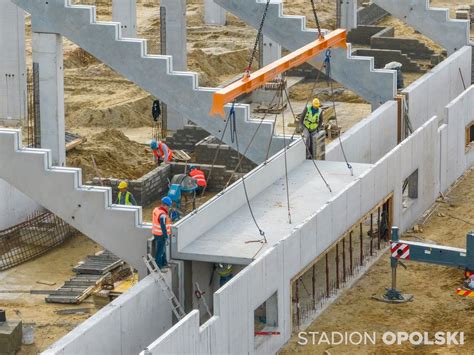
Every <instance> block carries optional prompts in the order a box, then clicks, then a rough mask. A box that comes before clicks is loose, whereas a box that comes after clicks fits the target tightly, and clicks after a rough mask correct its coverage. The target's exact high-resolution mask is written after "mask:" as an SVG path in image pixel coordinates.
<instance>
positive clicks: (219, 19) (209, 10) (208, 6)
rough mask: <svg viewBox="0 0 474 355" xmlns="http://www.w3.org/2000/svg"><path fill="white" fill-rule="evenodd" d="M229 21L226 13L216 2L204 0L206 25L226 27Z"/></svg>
mask: <svg viewBox="0 0 474 355" xmlns="http://www.w3.org/2000/svg"><path fill="white" fill-rule="evenodd" d="M226 21H227V13H226V11H225V10H224V9H223V8H222V7H220V6H219V5H217V4H216V3H215V2H214V0H204V23H205V24H206V25H216V26H224V25H225V24H226Z"/></svg>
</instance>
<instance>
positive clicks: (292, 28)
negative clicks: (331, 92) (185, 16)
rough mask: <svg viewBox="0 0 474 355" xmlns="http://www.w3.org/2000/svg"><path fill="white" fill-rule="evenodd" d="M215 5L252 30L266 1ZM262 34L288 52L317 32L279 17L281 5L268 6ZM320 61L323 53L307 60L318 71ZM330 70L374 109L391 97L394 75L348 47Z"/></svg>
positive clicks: (221, 0) (230, 0)
mask: <svg viewBox="0 0 474 355" xmlns="http://www.w3.org/2000/svg"><path fill="white" fill-rule="evenodd" d="M215 2H216V3H217V4H219V5H220V6H222V7H223V8H225V9H226V10H228V11H230V12H231V13H233V14H234V15H235V16H237V17H239V18H240V19H242V20H243V21H245V22H247V23H248V24H249V25H251V26H253V27H255V28H258V27H259V25H260V22H261V18H262V14H263V11H264V8H265V4H266V1H258V0H215ZM308 6H310V5H308ZM263 33H264V34H265V35H266V36H267V37H269V38H270V39H272V40H273V41H275V42H278V43H279V44H281V45H282V46H283V47H284V48H286V49H288V50H296V49H298V48H300V47H303V46H304V45H306V44H308V43H310V42H312V41H314V40H315V39H316V38H317V30H315V29H308V28H307V27H306V18H305V17H302V16H286V15H283V5H282V3H271V4H270V6H269V9H268V13H267V17H266V20H265V25H264V27H263ZM323 60H324V54H321V55H320V56H319V57H318V58H316V59H315V60H313V61H311V64H313V65H314V66H316V67H317V68H320V67H321V62H322V61H323ZM331 68H332V69H331V70H332V75H331V76H332V78H333V79H334V80H336V81H338V82H339V83H341V84H343V85H344V86H345V87H346V88H348V89H350V90H352V91H354V92H356V93H357V94H358V95H360V96H361V97H363V98H364V99H366V100H367V101H369V102H370V103H371V104H372V105H373V106H375V107H376V106H378V105H380V104H382V103H384V102H386V101H387V100H391V99H393V98H394V97H395V94H396V77H395V73H394V72H393V71H389V70H375V69H374V62H373V58H366V57H354V56H352V55H351V48H350V45H349V48H348V49H347V50H345V49H339V48H338V49H334V50H333V51H332V67H331Z"/></svg>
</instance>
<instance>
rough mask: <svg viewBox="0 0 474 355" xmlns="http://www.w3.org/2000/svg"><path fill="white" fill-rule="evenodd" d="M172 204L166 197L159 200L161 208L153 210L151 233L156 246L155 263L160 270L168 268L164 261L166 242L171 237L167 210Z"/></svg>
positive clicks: (166, 262)
mask: <svg viewBox="0 0 474 355" xmlns="http://www.w3.org/2000/svg"><path fill="white" fill-rule="evenodd" d="M172 204H173V202H172V201H171V199H170V198H169V197H168V196H165V197H163V198H162V199H161V206H160V207H156V208H155V209H154V210H153V227H152V233H153V237H154V240H155V244H156V255H155V261H156V264H157V265H158V267H159V268H160V269H163V268H165V269H166V268H167V267H168V261H167V260H166V242H167V240H168V238H170V237H171V220H170V217H169V208H170V207H171V205H172Z"/></svg>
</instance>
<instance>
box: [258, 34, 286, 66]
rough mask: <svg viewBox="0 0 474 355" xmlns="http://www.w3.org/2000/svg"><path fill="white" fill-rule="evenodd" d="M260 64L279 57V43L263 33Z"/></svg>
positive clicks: (266, 63)
mask: <svg viewBox="0 0 474 355" xmlns="http://www.w3.org/2000/svg"><path fill="white" fill-rule="evenodd" d="M262 48H263V50H262V65H263V66H265V65H268V64H270V63H273V62H274V61H276V60H278V59H280V58H281V45H279V44H278V43H277V42H275V41H272V40H271V39H270V38H268V37H267V36H265V35H263V41H262Z"/></svg>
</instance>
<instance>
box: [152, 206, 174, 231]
mask: <svg viewBox="0 0 474 355" xmlns="http://www.w3.org/2000/svg"><path fill="white" fill-rule="evenodd" d="M162 215H165V216H166V222H165V223H166V234H167V235H168V237H170V238H171V220H170V217H169V215H168V211H167V210H165V209H164V208H163V207H157V208H155V209H154V210H153V227H152V229H151V232H152V233H153V235H157V236H159V237H161V236H162V235H163V231H162V230H161V224H160V217H161V216H162Z"/></svg>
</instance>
